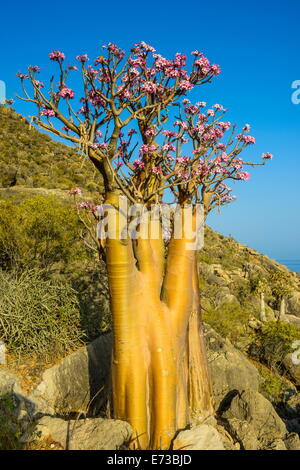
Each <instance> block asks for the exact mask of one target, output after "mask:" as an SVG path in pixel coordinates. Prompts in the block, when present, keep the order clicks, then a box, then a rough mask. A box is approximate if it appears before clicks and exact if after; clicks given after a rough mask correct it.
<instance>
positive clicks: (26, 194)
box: [0, 107, 300, 450]
mask: <svg viewBox="0 0 300 470" xmlns="http://www.w3.org/2000/svg"><path fill="white" fill-rule="evenodd" d="M0 139H1V140H0V340H4V342H5V344H6V347H7V351H8V354H7V363H6V364H5V365H1V361H0V449H1V448H6V449H7V448H14V449H15V448H18V446H21V448H22V446H23V445H24V443H21V442H20V441H19V435H20V434H22V433H23V432H24V429H23V428H25V429H27V428H26V426H28V423H27V421H26V419H27V418H25V420H24V423H23V421H22V420H19V418H16V415H15V412H14V408H13V403H14V402H12V401H11V400H12V395H11V394H5V393H4V395H1V393H2V392H3V390H6V388H5V387H6V386H7V383H9V386H10V387H11V384H10V382H9V381H18V383H19V382H20V387H22V390H23V392H22V393H23V397H25V399H24V400H25V401H26V403H27V401H28V400H29V401H32V403H33V404H35V406H37V409H38V410H39V409H40V408H39V407H42V408H41V409H42V411H43V413H42V414H46V415H50V418H49V420H50V421H49V422H51V419H55V420H56V419H57V417H55V418H54V417H53V416H56V414H58V415H59V416H60V417H61V416H64V417H65V418H66V419H72V418H73V417H74V416H76V417H78V419H79V416H81V415H80V413H81V411H79V410H82V404H83V402H84V401H85V400H86V399H87V397H90V398H91V399H94V395H92V389H91V390H90V389H89V387H91V384H90V382H89V380H88V378H89V374H91V373H93V374H95V377H96V378H98V379H99V375H100V376H101V380H102V379H103V378H104V377H105V371H103V368H106V369H109V364H110V354H111V333H110V330H111V327H112V323H111V315H110V309H109V293H108V287H107V279H106V272H105V268H104V265H103V263H101V262H99V256H98V253H97V251H95V250H94V249H93V244H92V241H91V236H90V233H89V230H88V229H87V226H85V225H84V224H83V223H82V220H80V219H79V217H78V212H77V210H76V207H75V205H74V199H73V197H70V195H69V189H70V188H72V187H74V186H79V187H80V188H81V189H83V195H82V196H80V197H79V201H80V200H81V201H83V200H85V199H91V200H93V201H94V202H95V203H97V197H98V191H97V190H98V189H99V188H100V187H101V181H100V180H98V179H97V175H95V174H94V170H93V169H92V168H91V166H90V165H89V163H88V162H87V161H84V162H83V161H82V157H80V156H79V155H78V154H76V152H74V150H72V149H71V148H69V147H67V146H65V145H62V144H60V143H58V142H55V141H53V140H52V139H51V138H50V137H48V136H47V135H45V134H42V133H40V132H39V131H37V130H36V129H29V124H28V122H27V121H26V120H25V119H24V118H23V117H22V116H20V115H18V114H17V113H15V112H14V111H12V110H9V109H6V108H4V107H0ZM70 159H72V160H70ZM70 161H71V163H70ZM84 214H85V216H86V217H87V218H88V212H84ZM81 219H82V217H81ZM85 220H86V221H88V219H85ZM91 220H92V223H94V222H95V219H94V218H93V217H92V216H91ZM91 227H93V225H91ZM198 269H199V275H200V276H199V277H200V295H201V306H202V311H203V319H204V322H205V325H204V331H205V339H206V344H207V350H208V359H209V366H210V368H211V374H212V380H213V389H214V396H215V400H216V403H215V404H216V410H217V414H216V417H217V419H215V421H212V423H213V424H212V425H213V426H215V427H216V429H217V430H218V431H220V432H221V433H222V432H223V433H224V436H225V435H226V436H227V437H226V439H228V436H229V437H230V436H231V437H230V443H229V442H227V441H226V439H225V438H224V439H225V441H226V446H227V447H226V446H225V448H226V449H227V448H228V449H231V450H236V449H239V448H242V449H246V450H247V449H249V450H252V449H261V448H262V449H273V448H280V446H281V448H284V449H285V448H292V445H295V448H300V440H299V438H298V436H297V434H296V433H299V434H300V419H299V410H300V401H299V400H300V396H299V393H298V390H299V387H300V373H299V366H298V367H294V364H293V363H291V361H290V353H291V351H292V349H291V344H292V343H293V341H296V340H299V339H300V277H299V276H298V275H297V274H296V273H293V272H291V271H289V269H288V268H286V267H285V266H282V265H280V264H279V263H277V262H276V261H274V260H272V259H270V258H269V257H267V256H265V255H262V254H260V253H259V252H257V251H255V250H253V249H251V248H249V247H247V246H245V245H243V244H241V243H239V242H238V241H236V240H234V239H233V238H232V237H225V236H224V235H222V234H220V233H217V232H215V231H214V230H212V229H211V228H210V227H208V226H206V227H205V243H204V247H203V249H202V250H201V251H200V252H199V254H198ZM262 295H263V296H264V302H265V316H266V321H261V320H262ZM283 297H284V307H285V311H284V312H281V314H280V308H281V307H282V298H283ZM279 317H280V320H282V321H278V318H279ZM104 333H105V334H104ZM102 343H103V344H104V346H105V348H106V349H105V348H104V346H103V344H102ZM83 344H84V346H83V347H81V346H82V345H83ZM89 348H92V349H93V348H96V350H97V351H98V352H97V354H95V355H94V356H93V355H91V357H92V356H93V357H94V359H95V358H96V359H97V361H98V362H97V361H96V363H95V364H93V367H94V369H92V368H91V365H92V363H90V361H89V360H87V358H88V355H89V353H88V352H86V351H89ZM104 349H105V351H104ZM99 351H100V352H99ZM70 353H72V354H70ZM104 357H105V358H106V359H107V361H106V363H104V362H105V361H104V359H103V358H104ZM62 358H64V359H62ZM0 359H1V356H0ZM61 359H62V361H61ZM78 360H80V366H79V367H78V364H79V363H78V362H77V361H78ZM60 361H61V362H60ZM73 361H74V364H73ZM92 362H93V361H92ZM99 371H101V373H100V374H99ZM106 373H108V372H106ZM60 375H61V377H60ZM47 377H48V378H47ZM78 377H80V380H78ZM106 379H107V377H106V378H105V380H106ZM107 380H108V379H107ZM53 383H55V386H53ZM58 383H59V387H58V388H57V389H56V386H57V384H58ZM43 387H44V389H45V390H44V392H45V393H46V392H47V393H50V394H51V393H52V394H53V396H52V397H51V400H53V403H55V406H54V405H53V406H54V408H53V409H52V408H51V407H50V408H48V399H50V398H49V396H48V395H47V393H46V395H45V396H46V398H47V400H46V401H45V396H44V395H43V393H44V392H43V393H42V395H41V396H40V394H41V390H42V389H43ZM246 388H248V389H250V392H249V390H248V392H246V393H248V395H247V407H248V408H249V406H250V405H249V403H250V404H251V407H252V408H251V407H250V408H251V413H250V415H251V416H250V415H249V416H250V417H249V422H251V423H252V421H253V416H256V415H255V413H256V409H257V406H258V405H257V404H260V405H259V406H260V410H259V412H257V417H256V418H257V423H256V424H255V425H254V424H253V429H252V428H251V432H249V436H248V432H246V431H247V429H248V428H247V426H248V424H247V423H246V424H245V422H246V421H245V418H244V417H239V419H240V423H241V429H237V428H236V427H234V426H235V425H236V423H237V421H236V418H234V419H233V420H231V418H230V416H229V418H228V419H227V421H226V416H225V415H226V413H227V411H226V410H227V408H226V410H223V411H222V410H221V404H222V403H223V401H224V400H225V398H226V397H228V394H232V392H234V393H235V392H236V390H237V389H238V390H240V392H241V394H240V396H239V398H238V397H235V399H236V400H237V399H238V400H240V401H241V403H243V406H242V408H243V409H244V408H245V406H244V402H243V393H244V392H243V390H244V389H246ZM12 390H14V389H12ZM17 390H20V388H19V389H17ZM70 390H72V393H70ZM33 391H34V392H33ZM13 393H14V392H12V394H13ZM89 393H91V395H89ZM105 393H106V392H105ZM249 393H250V395H249ZM18 394H19V395H18V396H20V393H19V392H18ZM34 394H37V395H34ZM92 397H93V398H92ZM290 398H291V399H292V400H294V401H293V403H294V404H293V408H292V402H291V401H288V400H289V399H290ZM74 400H75V403H74ZM101 400H103V397H102V398H101ZM268 400H269V401H270V402H272V404H273V405H274V407H275V408H276V411H277V412H278V413H279V414H280V416H281V417H282V419H284V421H285V422H286V423H287V428H285V426H284V425H283V424H282V423H281V421H278V420H279V417H278V415H276V413H275V410H274V409H273V407H272V406H271V404H270V403H269V401H268ZM45 403H46V405H47V406H46V405H45ZM223 404H224V403H223ZM248 405H249V406H248ZM45 406H46V408H45ZM51 406H52V405H51ZM68 407H70V409H69V408H68ZM242 408H241V409H242ZM248 408H247V409H248ZM250 408H249V409H250ZM20 409H21V408H20ZM245 409H246V408H245ZM220 410H221V411H222V412H221V411H220ZM106 411H107V410H106ZM106 411H103V409H102V410H101V413H104V414H105V413H106ZM231 411H232V410H231ZM22 413H23V415H25V417H26V413H27V412H25V411H24V410H23V408H22ZM77 413H78V414H77ZM85 413H88V408H87V409H86V411H85ZM222 413H223V415H222ZM274 413H275V414H274ZM51 416H52V417H51ZM101 416H102V414H101ZM224 416H225V417H224ZM270 416H271V419H272V420H275V421H276V420H277V425H278V426H279V428H280V429H281V430H280V433H279V434H278V435H277V434H276V432H275V433H274V432H273V431H274V430H272V429H273V428H272V424H270V423H269V422H268V424H267V425H266V427H265V431H264V436H263V437H260V438H259V439H261V442H257V439H256V437H255V436H254V434H255V435H257V436H260V434H259V433H260V431H259V430H260V427H261V424H262V423H261V421H262V420H266V422H267V421H268V419H269V417H270ZM105 417H106V415H105ZM34 419H36V417H35V418H34ZM42 419H44V418H42ZM213 419H214V418H213ZM29 421H30V423H31V422H32V416H30V420H29ZM83 421H84V420H81V422H83ZM254 421H255V420H254ZM63 423H65V421H64V422H60V423H59V427H61V426H63ZM125 424H126V423H125ZM224 426H225V427H224ZM245 426H246V428H245ZM251 426H252V424H251ZM20 427H21V429H20ZM254 428H255V429H254ZM245 429H246V431H245ZM270 429H271V430H272V432H271V431H270ZM287 430H288V431H289V433H287ZM269 432H270V433H271V434H270V435H271V438H270V439H269V440H268V442H267V441H266V442H265V441H264V439H265V434H266V435H268V433H269ZM228 433H229V434H228ZM253 436H254V437H253ZM279 437H280V439H279V441H280V442H279V443H278V442H277V441H278V439H277V438H279ZM248 438H249V439H248ZM101 439H102V440H103V439H104V438H103V436H102V437H101ZM101 439H100V440H101ZM247 439H248V440H247ZM282 439H284V442H285V444H284V443H283V440H282ZM289 440H291V441H293V442H294V441H295V443H294V444H293V442H292V443H290V442H289ZM54 441H55V444H53V443H51V446H52V447H51V448H53V446H54V447H55V446H57V441H58V439H54ZM38 445H41V444H38ZM49 445H50V442H48V441H47V440H46V441H45V442H44V446H45V447H44V448H47V449H48V448H49ZM274 446H275V447H274ZM276 446H279V447H276ZM289 446H290V447H289ZM29 448H30V447H29ZM39 448H41V447H38V449H39ZM42 448H43V447H42ZM55 448H56V447H55ZM58 448H62V447H61V446H60V447H58Z"/></svg>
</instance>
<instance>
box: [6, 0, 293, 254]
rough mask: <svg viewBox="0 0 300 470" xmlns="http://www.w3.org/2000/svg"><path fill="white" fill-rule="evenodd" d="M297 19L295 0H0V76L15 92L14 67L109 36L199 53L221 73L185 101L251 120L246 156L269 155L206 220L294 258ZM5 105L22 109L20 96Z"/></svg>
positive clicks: (83, 49) (168, 51)
mask: <svg viewBox="0 0 300 470" xmlns="http://www.w3.org/2000/svg"><path fill="white" fill-rule="evenodd" d="M299 19H300V2H299V0H285V1H283V0H282V1H276V0H272V1H271V0H264V1H258V0H251V1H250V2H241V1H238V0H226V1H224V0H214V2H207V1H202V0H190V1H189V2H182V1H180V2H179V1H177V0H174V1H169V0H167V1H164V2H162V1H158V0H152V1H151V2H141V1H131V2H130V1H127V2H124V1H123V2H120V1H119V0H115V2H113V3H112V2H103V1H95V0H90V1H89V2H87V3H85V2H82V1H80V2H79V1H72V2H71V1H70V0H65V1H64V2H59V1H57V0H52V1H51V2H49V3H46V2H44V3H41V2H40V3H37V2H33V1H31V0H29V1H27V2H26V3H25V2H23V1H22V2H21V1H19V0H17V1H14V2H6V4H2V6H1V30H0V38H1V48H0V64H1V65H0V80H3V81H5V83H6V87H7V96H8V97H14V95H15V93H17V92H19V82H18V80H17V78H16V77H15V73H16V72H17V71H18V70H21V71H24V70H26V67H27V66H28V65H29V64H34V65H35V64H38V65H40V66H41V67H42V68H43V69H44V70H46V69H47V67H49V65H50V64H49V60H48V54H49V52H50V51H51V50H53V49H59V50H62V51H64V52H65V53H66V55H67V58H68V59H70V61H72V60H73V59H74V58H75V56H76V55H77V54H83V53H88V54H89V55H90V56H91V57H93V56H96V55H99V53H100V46H101V45H102V44H104V43H107V42H109V41H111V42H115V43H117V44H119V45H120V46H122V47H123V48H125V49H128V48H130V47H131V46H132V45H133V44H134V43H136V42H138V41H145V42H147V43H149V44H151V45H153V46H154V47H155V48H156V49H157V50H158V52H160V53H161V54H163V55H166V56H170V57H171V56H173V55H174V53H175V52H182V53H187V54H188V53H189V52H190V51H192V50H194V49H198V50H201V51H203V52H204V54H205V55H206V56H207V57H208V58H209V59H210V60H211V61H212V62H214V63H218V64H220V65H221V68H222V73H221V75H220V76H219V77H217V78H216V79H215V80H214V81H213V83H212V84H207V85H204V86H202V87H197V90H196V91H195V92H194V91H193V94H192V95H191V99H195V101H199V100H201V101H207V102H208V103H211V104H214V103H221V104H223V105H224V106H225V107H226V108H228V109H229V110H230V112H229V114H228V119H229V120H230V121H232V122H236V123H237V124H239V125H244V124H245V123H249V124H251V127H252V132H251V134H252V135H255V137H256V138H257V145H256V146H255V147H253V148H251V150H249V152H248V154H247V157H248V158H249V159H251V157H253V158H254V157H255V156H256V155H257V157H258V158H260V155H261V153H262V152H268V151H269V152H271V153H273V154H274V155H275V158H274V160H273V161H272V162H269V164H268V165H266V166H265V167H258V168H255V169H253V170H251V180H250V181H249V182H245V183H243V184H238V185H237V186H236V190H235V194H236V195H237V196H238V199H237V201H236V202H234V203H233V204H231V205H230V206H228V207H226V208H224V209H222V212H221V214H214V215H212V216H210V218H209V224H210V225H211V226H212V227H213V228H215V229H216V230H218V231H219V232H222V233H224V234H226V235H228V234H231V235H232V236H233V237H234V238H235V239H237V240H238V241H240V242H242V243H246V244H248V245H249V246H252V247H253V248H255V249H258V250H259V251H261V252H263V253H265V254H267V255H269V256H271V257H273V258H277V259H280V258H283V259H293V258H294V259H295V258H298V259H299V258H300V247H299V241H300V220H299V206H300V196H299V175H300V158H299V157H300V155H299V154H300V104H298V105H296V104H293V103H292V101H291V95H292V92H293V90H292V88H291V84H292V82H293V81H295V80H300V51H299V43H300V42H299V39H300V34H299ZM299 97H300V94H299ZM14 108H15V109H16V110H17V111H18V112H20V113H22V114H24V115H25V116H26V115H28V114H30V109H29V108H28V106H27V105H25V104H24V103H20V102H17V103H15V105H14Z"/></svg>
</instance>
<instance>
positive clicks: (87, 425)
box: [22, 416, 133, 450]
mask: <svg viewBox="0 0 300 470" xmlns="http://www.w3.org/2000/svg"><path fill="white" fill-rule="evenodd" d="M132 432H133V431H132V428H131V426H130V425H129V424H128V423H127V422H125V421H120V420H113V419H104V418H91V419H89V418H88V419H82V420H77V421H76V420H70V421H64V420H63V419H60V418H53V417H51V416H44V417H43V418H41V419H39V420H38V422H37V424H36V427H35V429H34V431H33V432H31V433H30V434H29V435H28V434H27V435H25V436H23V438H22V441H23V442H29V441H32V440H37V439H47V438H50V439H52V440H53V441H54V442H57V443H59V444H60V445H61V446H62V448H63V449H69V450H117V449H119V448H120V447H121V446H122V445H123V444H124V443H126V442H127V441H129V440H130V438H131V435H132Z"/></svg>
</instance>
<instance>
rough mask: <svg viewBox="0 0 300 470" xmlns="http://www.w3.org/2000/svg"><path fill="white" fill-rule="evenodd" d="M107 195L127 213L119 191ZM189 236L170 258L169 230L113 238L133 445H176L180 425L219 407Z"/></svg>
mask: <svg viewBox="0 0 300 470" xmlns="http://www.w3.org/2000/svg"><path fill="white" fill-rule="evenodd" d="M107 202H109V203H110V204H112V208H111V210H110V211H109V212H110V216H111V217H112V218H113V217H115V218H116V220H117V221H119V217H120V214H119V213H118V205H117V197H116V195H109V197H108V200H107ZM121 229H122V225H121ZM121 229H120V230H121ZM187 242H188V240H187V239H185V238H183V239H182V240H172V241H171V244H170V248H169V254H168V260H167V263H166V266H165V259H164V246H163V241H162V239H161V236H160V237H159V238H158V239H156V240H154V239H151V238H149V239H145V240H136V241H132V240H120V239H118V236H117V239H110V238H108V239H107V242H106V260H107V272H108V280H109V288H110V294H111V309H112V314H113V329H114V344H113V362H112V377H113V409H114V417H115V418H118V419H122V420H126V421H128V422H129V423H130V424H131V425H132V427H133V428H134V430H135V435H134V436H133V440H132V443H131V447H132V448H142V449H147V448H150V449H168V448H169V447H170V444H171V441H172V438H173V437H174V434H175V432H176V431H177V430H178V429H183V428H184V427H186V426H187V424H189V422H190V421H191V419H192V418H193V417H195V416H197V419H199V420H200V419H201V418H204V417H206V416H207V415H208V414H210V413H212V407H211V390H210V382H209V378H208V370H207V363H206V356H205V348H204V342H203V335H202V333H201V322H200V311H199V298H198V280H197V271H196V252H195V251H191V250H188V249H187V245H186V244H187Z"/></svg>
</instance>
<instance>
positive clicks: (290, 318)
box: [280, 315, 300, 336]
mask: <svg viewBox="0 0 300 470" xmlns="http://www.w3.org/2000/svg"><path fill="white" fill-rule="evenodd" d="M280 319H281V321H285V322H286V323H291V324H292V325H295V326H298V327H299V328H300V317H296V316H295V315H281V317H280ZM299 336H300V335H299Z"/></svg>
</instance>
